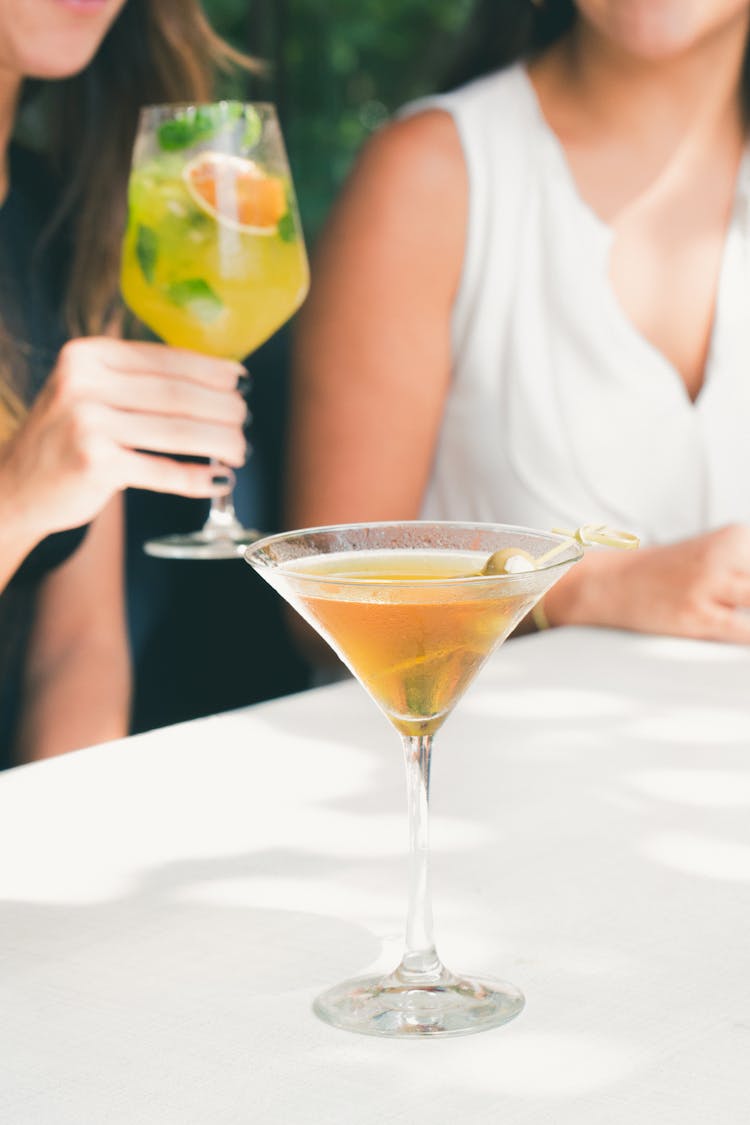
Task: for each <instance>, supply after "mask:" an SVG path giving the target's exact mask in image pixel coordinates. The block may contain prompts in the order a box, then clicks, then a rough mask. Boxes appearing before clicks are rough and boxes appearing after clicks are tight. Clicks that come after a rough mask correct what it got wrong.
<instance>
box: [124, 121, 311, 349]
mask: <svg viewBox="0 0 750 1125" xmlns="http://www.w3.org/2000/svg"><path fill="white" fill-rule="evenodd" d="M209 108H211V109H212V110H213V111H214V114H213V117H212V116H211V115H210V114H209V113H208V110H201V109H198V110H192V111H191V110H190V109H186V111H185V114H184V116H183V118H182V119H178V120H176V121H174V120H173V121H170V122H167V123H166V124H165V125H164V126H162V129H161V130H160V131H159V134H158V148H157V150H156V151H154V152H150V153H148V154H147V155H146V156H145V157H144V159H142V160H140V159H139V160H137V161H136V162H135V164H134V168H133V172H132V174H131V179H130V188H129V197H128V204H129V217H128V228H127V232H126V235H125V243H124V249H123V261H122V275H121V284H122V292H123V296H124V298H125V300H126V302H127V304H128V306H129V307H130V309H131V310H132V311H133V312H134V313H135V314H136V315H137V316H138V317H139V318H140V319H141V320H142V321H143V322H144V323H145V324H147V325H148V327H149V328H151V329H152V330H153V331H154V332H155V333H156V334H157V335H158V336H160V337H161V338H162V339H163V340H165V341H166V342H167V343H169V344H173V345H176V346H178V347H184V348H193V349H195V350H196V351H201V352H205V353H207V354H210V355H218V356H224V357H226V358H232V359H242V358H243V357H244V356H246V355H248V354H249V353H250V352H252V351H254V349H255V348H257V347H258V346H259V345H260V344H262V343H263V341H264V340H266V339H267V338H268V337H269V336H271V335H272V333H273V332H274V331H275V330H276V329H277V328H279V327H280V326H281V325H282V324H283V323H284V322H285V321H286V320H288V319H289V317H290V316H291V314H292V313H293V312H294V311H295V309H297V308H298V307H299V305H300V304H301V303H302V301H303V299H304V296H305V294H306V292H307V287H308V280H309V278H308V266H307V258H306V255H305V250H304V244H303V241H302V239H301V237H300V235H299V227H298V222H297V220H296V213H295V210H294V208H295V203H294V196H293V191H292V187H291V181H290V179H289V175H288V172H286V170H285V169H279V168H274V169H273V170H271V169H269V168H268V167H266V166H264V165H263V164H262V163H261V161H260V160H258V159H251V158H249V157H246V156H244V155H243V156H239V155H230V154H229V153H228V152H224V151H221V147H222V145H224V147H228V145H227V140H228V138H229V137H230V136H231V135H232V133H233V132H236V131H237V130H238V129H242V130H244V132H245V135H246V140H247V144H246V145H245V146H244V149H246V150H248V151H252V142H253V133H254V122H253V119H252V117H248V113H250V112H252V111H251V109H250V107H239V106H236V103H222V104H221V105H220V106H218V107H209ZM212 146H215V148H214V147H212Z"/></svg>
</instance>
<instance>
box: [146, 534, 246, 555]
mask: <svg viewBox="0 0 750 1125" xmlns="http://www.w3.org/2000/svg"><path fill="white" fill-rule="evenodd" d="M261 535H262V532H260V531H255V530H253V529H252V528H247V527H238V528H236V529H235V528H232V529H231V530H230V531H226V532H221V533H217V532H215V531H212V532H207V531H206V530H205V529H204V530H202V531H192V532H189V533H187V534H185V535H164V536H161V537H160V538H159V539H148V540H147V541H146V542H145V543H144V544H143V549H144V551H145V552H146V554H147V555H152V556H153V557H154V558H157V559H239V558H242V556H243V554H244V553H245V548H246V547H249V546H250V544H251V543H255V542H256V540H258V539H260V537H261Z"/></svg>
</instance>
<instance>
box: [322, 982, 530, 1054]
mask: <svg viewBox="0 0 750 1125" xmlns="http://www.w3.org/2000/svg"><path fill="white" fill-rule="evenodd" d="M523 1006H524V998H523V993H522V992H520V991H519V989H517V988H516V987H515V985H512V984H508V983H506V982H505V981H498V980H481V981H480V980H476V979H474V978H473V977H463V976H454V975H453V973H450V972H448V970H447V969H443V970H442V972H441V973H440V975H439V976H438V977H437V978H436V979H434V980H433V979H430V981H429V983H426V984H415V983H414V981H413V980H412V981H409V980H407V979H406V977H405V976H402V975H401V973H400V972H399V970H398V969H397V970H396V972H395V973H391V974H390V975H389V976H385V977H382V976H381V977H359V978H357V979H355V980H349V981H344V982H343V983H342V984H338V985H335V986H334V987H333V988H331V989H329V990H328V991H327V992H324V993H322V995H320V996H318V997H317V999H316V1000H315V1002H314V1004H313V1010H314V1011H315V1013H316V1015H318V1016H320V1018H321V1019H322V1020H325V1022H326V1023H329V1024H331V1025H332V1026H333V1027H340V1028H342V1029H343V1030H344V1031H356V1032H359V1033H360V1034H362V1035H380V1036H387V1037H389V1038H392V1039H405V1038H409V1039H415V1038H423V1037H426V1036H444V1037H445V1036H449V1035H472V1034H474V1033H475V1032H478V1031H486V1030H488V1029H489V1028H491V1027H499V1026H500V1025H501V1024H504V1023H507V1022H508V1020H512V1019H513V1018H514V1016H517V1015H518V1013H519V1012H520V1011H521V1009H522V1008H523Z"/></svg>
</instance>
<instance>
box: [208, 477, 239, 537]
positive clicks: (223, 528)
mask: <svg viewBox="0 0 750 1125" xmlns="http://www.w3.org/2000/svg"><path fill="white" fill-rule="evenodd" d="M211 464H212V465H215V466H216V468H217V469H219V468H221V466H220V464H219V462H218V461H212V462H211ZM233 495H234V494H233V493H232V492H228V493H227V494H226V495H225V496H213V497H212V498H211V507H210V508H209V509H208V517H207V518H206V522H205V523H204V525H203V531H204V534H207V535H216V536H218V537H219V538H221V537H223V536H226V535H230V534H231V532H233V531H241V530H242V528H241V525H240V522H239V520H238V519H237V513H236V512H235V510H234V499H233Z"/></svg>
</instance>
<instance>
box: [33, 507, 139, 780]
mask: <svg viewBox="0 0 750 1125" xmlns="http://www.w3.org/2000/svg"><path fill="white" fill-rule="evenodd" d="M122 508H123V505H122V497H121V496H119V495H118V496H116V497H115V498H114V499H113V500H112V501H110V503H109V504H108V505H107V507H106V508H105V509H104V510H103V511H102V513H101V514H100V515H99V516H98V517H97V519H95V520H94V522H93V524H92V525H91V527H90V529H89V532H88V535H87V536H86V538H85V539H84V541H83V543H82V544H81V546H80V547H79V549H78V550H77V551H76V552H75V554H73V555H72V556H71V557H70V559H68V560H67V562H65V563H63V565H62V566H60V567H58V569H57V570H55V571H53V572H52V573H51V574H50V575H49V576H48V577H47V578H46V579H45V581H44V584H43V586H42V588H41V591H40V595H39V600H38V607H37V613H36V617H35V623H34V628H33V632H32V635H31V640H30V646H29V652H28V659H27V664H26V677H25V690H24V698H23V705H22V720H21V727H20V731H19V737H18V745H17V756H18V758H19V760H20V761H33V760H36V759H39V758H49V757H52V756H53V755H55V754H62V753H64V752H65V751H67V750H74V749H79V748H80V747H83V746H90V745H92V744H94V743H97V742H104V741H107V740H108V739H112V738H121V737H122V736H123V735H125V734H127V730H128V716H129V707H130V660H129V654H128V644H127V635H126V624H125V605H124V593H123V585H124V579H123V570H124V566H123V526H122V524H123V515H122Z"/></svg>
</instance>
